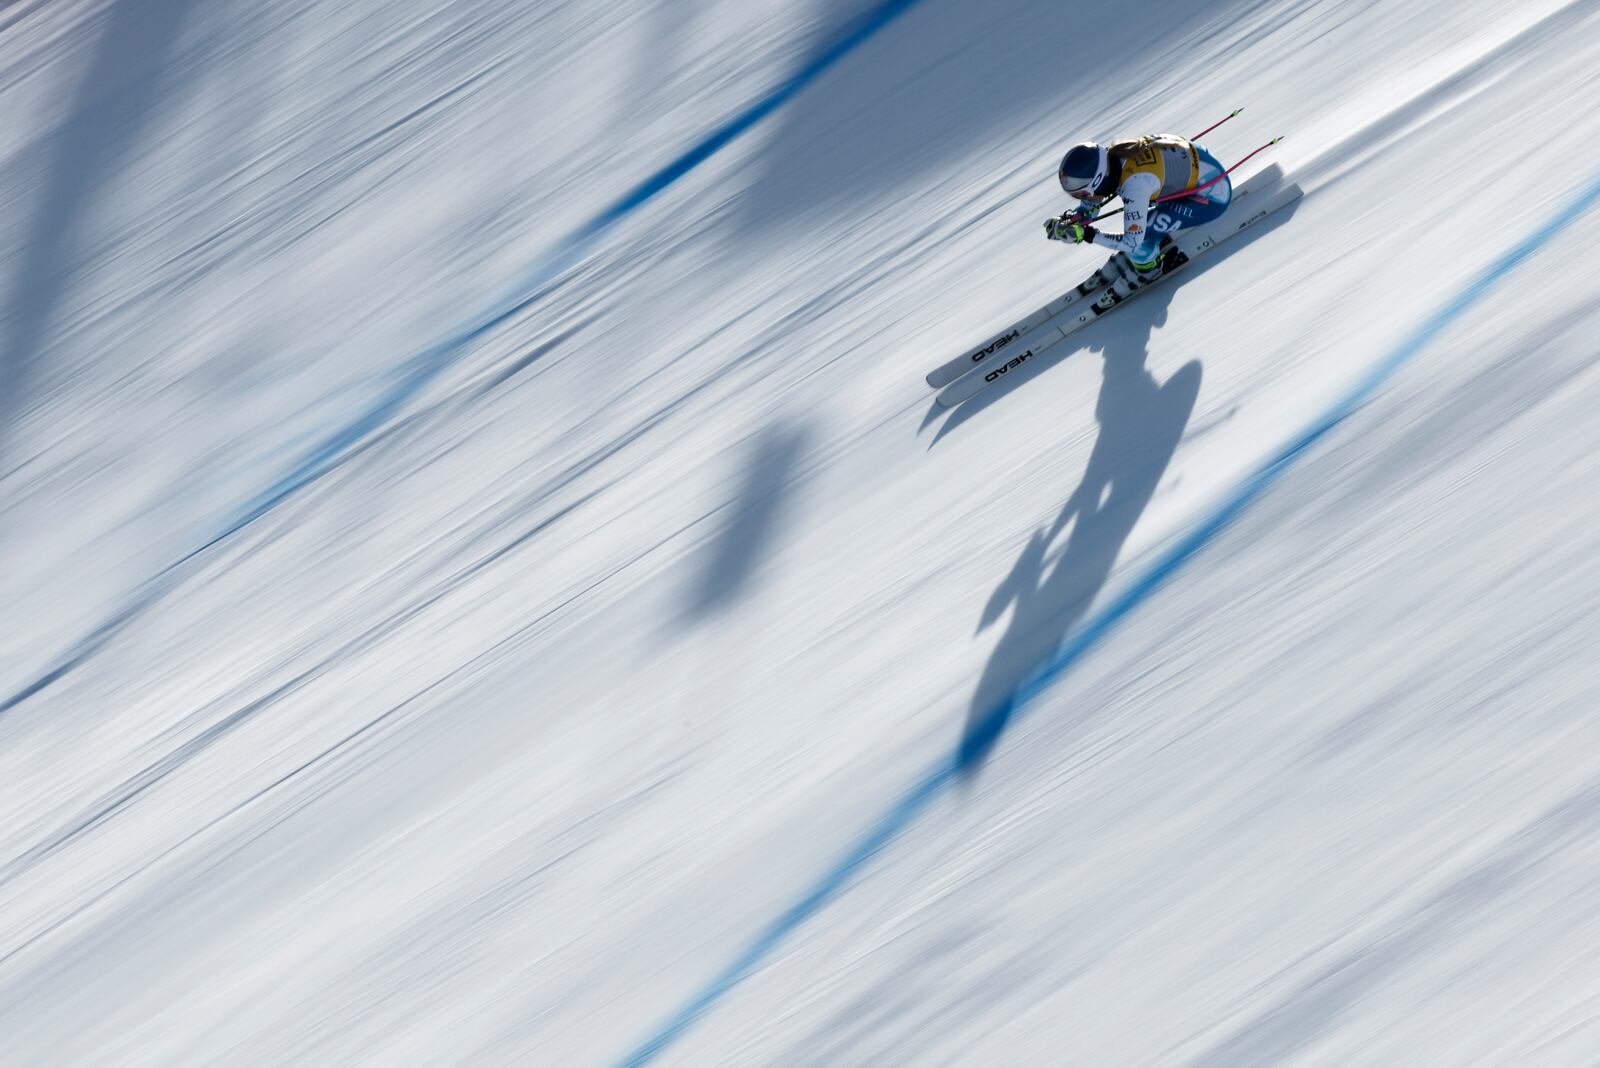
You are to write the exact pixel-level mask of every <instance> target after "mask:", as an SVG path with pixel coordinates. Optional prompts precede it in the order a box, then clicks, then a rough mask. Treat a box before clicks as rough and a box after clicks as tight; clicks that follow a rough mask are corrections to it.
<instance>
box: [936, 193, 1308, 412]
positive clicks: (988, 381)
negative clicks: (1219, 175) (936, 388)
mask: <svg viewBox="0 0 1600 1068" xmlns="http://www.w3.org/2000/svg"><path fill="white" fill-rule="evenodd" d="M1300 194H1301V189H1300V187H1299V186H1298V185H1296V184H1294V183H1292V182H1290V183H1285V182H1284V181H1283V172H1282V170H1281V169H1279V168H1278V167H1277V166H1276V165H1274V166H1272V167H1268V168H1267V169H1266V170H1264V171H1262V172H1261V173H1260V174H1258V175H1256V176H1255V177H1253V178H1251V179H1250V180H1249V181H1248V182H1245V183H1244V184H1243V185H1241V186H1240V188H1239V190H1238V192H1236V193H1235V194H1234V199H1233V204H1231V205H1230V206H1229V210H1228V212H1227V214H1225V215H1223V217H1222V218H1220V219H1218V220H1217V221H1216V222H1214V223H1212V224H1210V225H1209V226H1204V227H1199V228H1197V229H1195V230H1194V231H1192V232H1190V233H1188V234H1182V233H1180V234H1179V236H1178V248H1179V250H1180V251H1181V252H1182V253H1183V255H1184V257H1185V258H1184V259H1183V260H1182V261H1181V262H1179V263H1178V264H1176V265H1174V266H1173V267H1172V268H1170V269H1169V270H1168V271H1167V272H1166V273H1165V274H1163V275H1162V276H1161V277H1160V278H1159V279H1157V280H1156V281H1155V282H1153V283H1150V285H1149V286H1143V287H1141V288H1138V289H1135V290H1133V291H1132V292H1131V293H1129V294H1128V295H1127V296H1123V297H1117V296H1116V292H1117V291H1116V290H1115V289H1113V290H1112V291H1111V292H1112V294H1113V297H1114V299H1113V301H1112V303H1111V304H1110V306H1109V307H1105V308H1101V307H1100V306H1099V304H1098V302H1095V303H1090V304H1087V305H1084V306H1082V307H1080V308H1073V307H1072V305H1075V304H1077V303H1079V301H1081V299H1082V297H1083V296H1085V295H1087V294H1086V293H1080V292H1079V290H1082V289H1083V288H1084V287H1083V286H1080V287H1079V290H1074V291H1073V292H1072V293H1070V294H1068V295H1067V296H1069V297H1072V298H1073V299H1071V300H1067V301H1065V303H1061V302H1056V303H1058V304H1060V311H1059V312H1057V313H1055V314H1051V315H1046V316H1040V315H1039V313H1038V312H1035V313H1034V315H1032V316H1029V317H1028V319H1026V320H1023V322H1024V323H1027V324H1028V329H1027V331H1026V332H1024V331H1020V330H1017V329H1016V328H1013V329H1012V331H1009V332H1008V334H1006V335H1002V337H1004V338H1005V341H1006V344H1005V345H996V344H995V343H994V342H991V345H992V346H994V351H993V352H984V353H983V355H982V357H981V358H980V359H977V360H973V359H972V357H973V356H975V355H977V353H969V354H967V355H965V356H963V357H962V359H964V360H970V361H971V367H970V368H969V370H968V371H967V373H965V374H963V375H961V376H960V377H958V378H956V379H955V380H954V382H951V383H950V384H949V385H947V386H946V387H945V388H944V389H943V390H941V391H940V393H939V395H938V397H937V400H938V402H939V404H940V405H941V406H943V407H946V408H952V407H954V406H955V405H957V404H960V403H961V402H963V401H966V400H970V399H971V398H972V397H975V396H977V395H978V394H979V393H981V392H982V391H983V390H984V389H986V388H987V387H989V386H990V385H992V384H994V383H995V382H998V381H999V380H1000V379H1002V378H1004V377H1005V376H1006V375H1008V374H1010V373H1011V372H1012V371H1015V370H1017V369H1018V368H1019V367H1021V366H1023V365H1024V364H1025V363H1027V362H1029V361H1030V360H1033V359H1035V358H1036V357H1037V356H1038V355H1039V354H1040V353H1041V352H1043V351H1044V350H1045V349H1047V348H1049V347H1050V346H1052V345H1054V344H1055V343H1056V342H1058V341H1060V340H1061V339H1063V338H1065V337H1067V336H1069V335H1070V334H1073V333H1075V332H1077V331H1078V330H1081V329H1083V327H1085V326H1087V325H1088V324H1089V323H1092V322H1094V321H1095V320H1096V319H1097V318H1099V317H1100V316H1101V315H1104V314H1106V313H1107V312H1109V311H1111V310H1113V309H1115V308H1117V307H1119V306H1120V305H1123V304H1126V303H1127V302H1128V301H1130V300H1132V299H1133V298H1134V297H1137V296H1138V295H1139V294H1140V293H1143V292H1144V291H1145V290H1146V289H1149V288H1151V286H1157V285H1160V284H1162V283H1163V282H1165V281H1167V280H1168V279H1169V278H1171V277H1172V276H1173V275H1175V274H1179V273H1182V271H1183V269H1184V268H1185V267H1187V266H1188V265H1189V264H1190V263H1192V262H1193V261H1194V260H1195V259H1197V258H1198V257H1200V256H1203V255H1204V254H1206V253H1207V252H1210V251H1211V250H1212V249H1213V248H1215V247H1216V246H1217V245H1220V244H1221V243H1222V242H1223V241H1226V240H1227V239H1228V238H1230V237H1232V236H1233V235H1235V234H1237V233H1239V232H1240V231H1243V230H1246V229H1248V228H1250V227H1252V226H1254V225H1256V224H1257V223H1259V222H1261V220H1263V219H1265V218H1267V217H1268V216H1270V215H1272V214H1274V213H1275V212H1277V211H1279V210H1281V209H1283V208H1285V207H1288V206H1289V205H1290V204H1293V203H1294V202H1295V201H1296V200H1299V199H1300ZM1239 209H1242V210H1239ZM1116 263H1117V260H1116V259H1115V258H1113V259H1112V260H1111V261H1110V263H1108V264H1107V266H1106V268H1103V269H1102V272H1104V271H1106V270H1111V271H1112V274H1113V278H1112V282H1114V281H1115V275H1116V272H1115V270H1114V265H1115V264H1116ZM1099 277H1100V274H1099V273H1097V274H1096V275H1095V276H1094V278H1091V279H1090V280H1089V282H1093V281H1094V280H1095V279H1096V278H1099ZM1089 282H1086V283H1084V285H1085V286H1087V285H1088V284H1089ZM1109 284H1112V283H1102V284H1101V286H1100V287H1099V288H1100V289H1105V288H1106V286H1107V285H1109ZM1090 292H1093V290H1090ZM1054 306H1055V305H1054V304H1052V305H1047V308H1048V307H1054ZM1044 310H1045V309H1040V311H1044ZM981 351H982V350H980V352H981ZM1002 353H1003V354H1004V357H1005V358H1004V359H992V362H989V365H988V369H987V370H980V365H981V364H983V363H984V362H986V361H991V358H992V357H998V356H1000V355H1001V354H1002ZM946 366H949V365H946ZM941 370H942V368H941ZM929 379H930V381H931V379H932V376H931V375H930V376H929Z"/></svg>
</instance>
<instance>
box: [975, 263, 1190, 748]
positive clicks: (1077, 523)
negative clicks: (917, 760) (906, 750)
mask: <svg viewBox="0 0 1600 1068" xmlns="http://www.w3.org/2000/svg"><path fill="white" fill-rule="evenodd" d="M1149 298H1154V299H1157V300H1159V301H1160V302H1161V303H1160V306H1159V308H1158V314H1156V315H1149V314H1148V312H1149V310H1150V305H1149V304H1148V303H1146V304H1145V309H1144V311H1145V313H1146V316H1145V318H1144V319H1143V320H1142V321H1140V322H1138V323H1135V324H1132V325H1126V324H1125V328H1124V329H1123V330H1121V331H1119V332H1117V333H1114V334H1110V335H1108V337H1107V339H1106V344H1105V347H1104V349H1103V350H1102V355H1103V357H1104V360H1105V368H1104V382H1103V384H1102V387H1101V390H1100V398H1099V401H1098V404H1097V405H1096V408H1095V418H1096V420H1097V421H1098V423H1099V424H1100V434H1099V437H1098V438H1097V439H1096V441H1095V446H1094V451H1093V452H1092V453H1091V454H1090V456H1089V464H1088V468H1087V470H1086V471H1085V472H1084V476H1083V481H1082V483H1080V484H1079V486H1078V488H1077V489H1076V490H1075V491H1074V492H1073V494H1072V496H1071V497H1069V498H1067V501H1066V504H1065V505H1064V506H1063V507H1062V509H1061V512H1060V514H1059V515H1057V516H1056V518H1055V521H1054V522H1053V523H1051V524H1050V526H1049V527H1047V528H1044V529H1041V530H1038V531H1035V532H1034V534H1033V536H1032V537H1031V538H1030V539H1029V541H1028V544H1027V547H1026V548H1024V549H1023V551H1022V555H1021V556H1020V557H1018V559H1017V562H1016V564H1015V565H1013V566H1012V568H1011V571H1010V573H1009V574H1008V575H1007V576H1006V577H1005V579H1004V580H1003V581H1002V582H1001V583H1000V586H999V588H997V589H996V590H995V591H994V593H993V595H991V596H990V598H989V602H988V604H987V605H985V606H984V610H983V615H982V617H981V619H980V620H979V623H978V630H979V631H980V632H981V631H983V630H986V629H987V628H988V627H990V626H992V625H994V623H995V622H996V621H998V620H999V619H1000V617H1001V616H1002V615H1004V614H1005V612H1006V610H1007V609H1008V608H1009V609H1011V616H1010V620H1009V622H1008V623H1007V625H1006V630H1005V633H1004V634H1002V635H1001V637H1000V640H999V641H998V642H997V643H996V644H995V648H994V651H993V653H991V654H990V657H989V662H988V664H987V665H986V666H985V667H984V671H983V674H982V676H981V677H980V678H979V680H978V687H977V691H976V692H975V693H974V694H973V698H972V704H971V707H970V710H969V712H968V715H967V722H966V727H965V730H964V731H963V734H962V738H961V744H960V748H959V750H958V753H957V764H958V766H959V767H960V769H961V771H962V773H963V774H971V773H973V772H975V771H976V770H977V769H978V768H979V767H980V766H981V765H982V763H983V762H984V760H986V759H987V757H988V755H989V753H990V752H991V751H992V750H993V749H994V746H995V744H996V743H997V742H998V741H999V739H1000V736H1001V735H1002V734H1004V733H1005V730H1006V728H1007V726H1008V725H1009V724H1010V721H1011V717H1012V715H1013V713H1014V712H1015V711H1016V708H1017V706H1018V703H1019V688H1020V684H1021V683H1023V682H1025V681H1026V674H1027V673H1028V672H1029V671H1031V670H1033V669H1034V668H1036V667H1037V666H1038V665H1039V664H1041V663H1043V662H1045V661H1047V660H1048V659H1049V658H1050V656H1051V655H1052V654H1053V653H1054V652H1055V650H1056V648H1057V647H1058V646H1059V644H1060V642H1061V640H1062V639H1063V638H1064V637H1065V636H1066V634H1067V633H1068V631H1070V630H1071V629H1072V628H1073V626H1075V625H1076V624H1077V623H1078V621H1079V620H1081V619H1082V618H1083V617H1084V616H1085V615H1086V614H1087V613H1088V611H1089V608H1090V606H1091V605H1092V604H1093V603H1094V600H1095V598H1096V597H1097V596H1098V595H1099V593H1100V591H1101V589H1102V588H1103V587H1104V586H1105V584H1106V580H1107V579H1108V578H1109V577H1110V575H1111V570H1112V568H1113V566H1115V564H1116V562H1117V557H1118V555H1119V554H1120V553H1121V551H1122V546H1123V544H1124V543H1125V542H1126V541H1127V539H1128V535H1129V534H1130V533H1132V531H1133V528H1134V526H1135V524H1137V523H1138V521H1139V517H1140V516H1141V515H1143V514H1144V510H1145V508H1146V507H1147V506H1148V505H1149V503H1150V500H1151V498H1152V497H1153V496H1154V495H1155V491H1156V488H1157V487H1158V486H1159V485H1160V483H1161V479H1162V476H1163V475H1164V474H1165V473H1166V470H1167V467H1168V465H1169V464H1170V463H1171V461H1172V457H1173V455H1174V454H1175V453H1176V452H1177V449H1178V443H1179V441H1181V440H1182V438H1183V432H1184V428H1185V427H1186V426H1187V425H1188V423H1189V418H1190V416H1191V415H1192V414H1193V412H1194V406H1195V400H1196V398H1197V397H1198V396H1199V393H1200V377H1201V372H1200V363H1199V361H1197V360H1191V361H1190V362H1189V363H1187V364H1185V365H1184V366H1183V367H1182V368H1180V369H1179V370H1178V371H1177V373H1175V374H1174V375H1173V376H1172V377H1171V378H1169V379H1168V380H1167V381H1166V382H1165V383H1158V382H1157V381H1156V379H1155V376H1154V375H1152V374H1151V373H1150V371H1149V370H1148V369H1147V368H1146V367H1145V360H1146V358H1147V354H1148V344H1149V338H1150V334H1151V333H1152V332H1153V331H1154V329H1155V328H1156V327H1157V326H1159V325H1160V323H1161V321H1162V320H1164V318H1165V300H1166V299H1168V298H1158V297H1157V296H1156V294H1154V293H1152V294H1150V295H1149ZM1108 325H1109V324H1108ZM1069 528H1070V529H1069ZM1063 532H1066V535H1067V537H1066V544H1065V545H1064V546H1063V547H1062V548H1061V549H1060V551H1059V553H1057V554H1056V556H1055V557H1054V559H1053V560H1052V559H1051V548H1052V546H1053V545H1054V543H1055V542H1056V540H1057V539H1058V538H1059V537H1060V536H1061V534H1062V533H1063Z"/></svg>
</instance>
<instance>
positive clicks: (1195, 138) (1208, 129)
mask: <svg viewBox="0 0 1600 1068" xmlns="http://www.w3.org/2000/svg"><path fill="white" fill-rule="evenodd" d="M1243 110H1244V108H1234V109H1233V111H1231V112H1230V113H1229V114H1228V119H1231V118H1233V117H1234V116H1235V115H1237V114H1239V112H1241V111H1243ZM1228 119H1223V120H1222V121H1221V122H1214V123H1212V124H1211V125H1210V126H1207V127H1206V128H1205V129H1204V130H1201V131H1200V132H1199V133H1197V134H1195V135H1194V136H1193V137H1191V138H1189V140H1191V141H1198V140H1200V138H1202V137H1204V136H1205V135H1206V134H1208V133H1210V132H1211V131H1212V130H1215V129H1216V128H1217V127H1218V126H1221V125H1222V123H1224V122H1227V121H1228Z"/></svg>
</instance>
